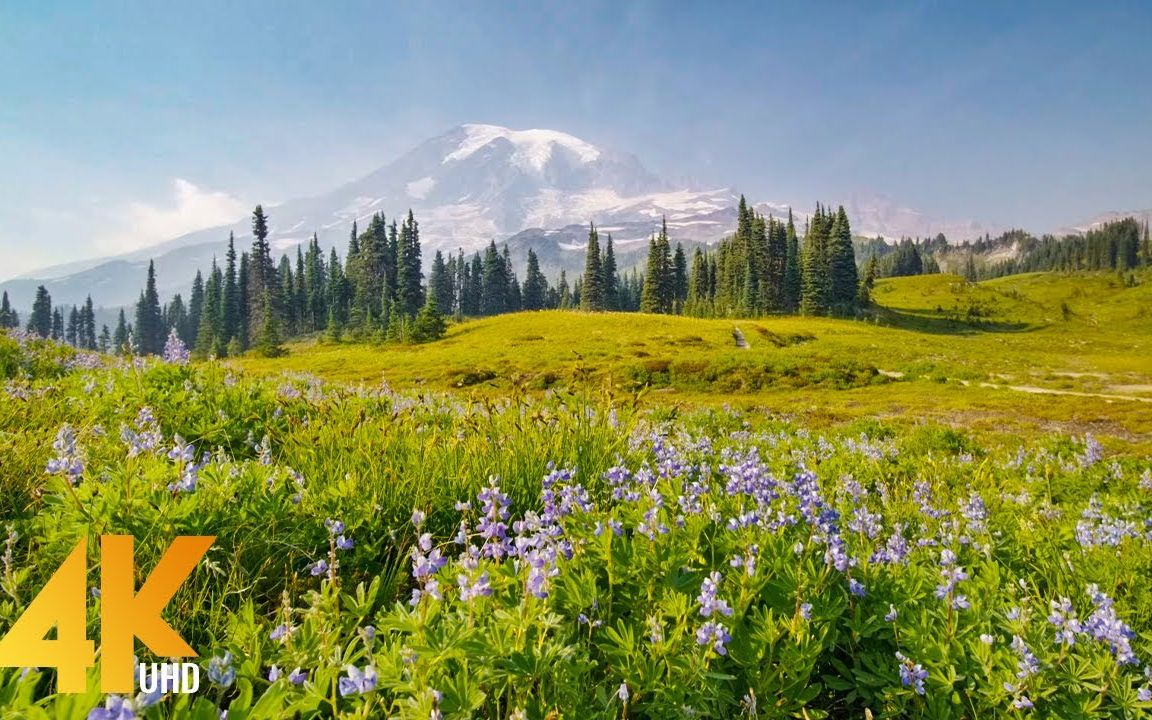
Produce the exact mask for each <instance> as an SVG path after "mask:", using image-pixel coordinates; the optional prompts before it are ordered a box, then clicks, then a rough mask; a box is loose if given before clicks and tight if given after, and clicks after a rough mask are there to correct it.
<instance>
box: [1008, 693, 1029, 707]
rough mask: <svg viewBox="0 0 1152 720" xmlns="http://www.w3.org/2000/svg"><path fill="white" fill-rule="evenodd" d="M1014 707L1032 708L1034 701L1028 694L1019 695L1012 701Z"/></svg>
mask: <svg viewBox="0 0 1152 720" xmlns="http://www.w3.org/2000/svg"><path fill="white" fill-rule="evenodd" d="M1012 707H1014V708H1016V709H1017V710H1031V709H1032V701H1031V700H1029V699H1028V696H1027V695H1017V696H1016V699H1015V700H1013V701H1012Z"/></svg>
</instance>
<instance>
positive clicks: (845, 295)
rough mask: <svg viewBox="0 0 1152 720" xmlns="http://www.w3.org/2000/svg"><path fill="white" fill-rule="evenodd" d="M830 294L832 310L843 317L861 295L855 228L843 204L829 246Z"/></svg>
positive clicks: (854, 305) (835, 220)
mask: <svg viewBox="0 0 1152 720" xmlns="http://www.w3.org/2000/svg"><path fill="white" fill-rule="evenodd" d="M828 280H829V283H828V294H829V299H830V301H831V305H832V309H833V310H834V311H835V312H836V313H837V314H840V315H849V314H851V313H852V312H853V311H854V310H855V307H856V297H857V295H858V294H859V292H860V278H859V275H858V273H857V270H856V254H855V251H854V249H853V247H852V229H851V227H850V226H849V224H848V214H847V213H846V212H844V206H843V205H841V206H840V207H839V209H837V211H836V216H835V218H834V219H833V221H832V231H831V236H830V244H829V246H828Z"/></svg>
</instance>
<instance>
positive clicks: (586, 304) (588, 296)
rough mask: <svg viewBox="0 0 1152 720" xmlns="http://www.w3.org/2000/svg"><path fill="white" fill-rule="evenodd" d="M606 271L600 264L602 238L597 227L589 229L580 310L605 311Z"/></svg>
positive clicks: (591, 226)
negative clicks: (597, 231)
mask: <svg viewBox="0 0 1152 720" xmlns="http://www.w3.org/2000/svg"><path fill="white" fill-rule="evenodd" d="M603 273H604V271H603V266H602V265H601V263H600V237H599V235H598V234H597V233H596V226H595V225H590V226H589V227H588V249H587V251H586V252H585V254H584V277H583V279H582V282H581V284H580V309H581V310H587V311H589V312H600V311H602V310H604V274H603Z"/></svg>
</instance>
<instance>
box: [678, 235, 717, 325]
mask: <svg viewBox="0 0 1152 720" xmlns="http://www.w3.org/2000/svg"><path fill="white" fill-rule="evenodd" d="M711 299H712V298H711V293H710V292H709V289H708V260H707V259H706V258H705V257H704V251H703V250H701V249H700V248H699V247H697V248H696V250H695V251H694V252H693V253H692V267H691V268H690V269H689V270H688V299H687V300H686V301H685V303H684V312H685V314H688V315H695V316H697V317H708V315H709V314H710V312H711Z"/></svg>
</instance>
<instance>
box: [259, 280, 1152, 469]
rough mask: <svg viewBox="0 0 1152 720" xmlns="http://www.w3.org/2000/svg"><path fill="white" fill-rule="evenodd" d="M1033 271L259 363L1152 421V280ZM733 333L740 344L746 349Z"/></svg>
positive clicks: (1065, 426)
mask: <svg viewBox="0 0 1152 720" xmlns="http://www.w3.org/2000/svg"><path fill="white" fill-rule="evenodd" d="M1144 280H1145V282H1143V284H1140V285H1137V286H1135V287H1126V286H1125V284H1124V283H1123V282H1121V281H1120V280H1118V279H1117V278H1116V276H1114V275H1056V274H1032V275H1022V276H1016V277H1011V278H1004V279H999V280H995V281H989V282H985V283H980V284H977V285H972V284H968V283H966V282H965V281H964V280H963V279H962V278H959V277H957V276H953V275H931V276H919V277H910V278H893V279H888V280H883V281H881V282H880V283H878V284H877V287H876V288H875V293H874V295H875V299H876V301H877V303H878V305H879V310H878V312H877V313H876V314H875V316H874V317H873V318H872V319H871V320H868V321H846V320H833V319H827V318H806V317H772V318H764V319H760V320H728V319H708V320H703V319H695V318H684V317H669V316H660V315H639V314H616V313H608V314H586V313H579V312H564V311H549V312H535V313H518V314H514V315H505V316H499V317H493V318H484V319H479V320H470V321H465V322H463V323H460V324H457V325H454V326H453V327H452V328H451V329H450V331H449V333H448V336H447V337H446V338H445V339H444V340H442V341H439V342H436V343H433V344H430V345H422V346H405V347H399V346H388V345H373V344H367V343H340V344H332V343H326V342H323V341H312V342H306V343H300V344H296V345H293V346H292V347H291V348H290V349H291V353H290V354H289V356H288V357H286V358H280V359H276V360H257V359H244V360H241V361H238V364H239V365H240V366H241V367H243V368H246V369H249V370H253V371H256V372H262V373H269V372H271V373H279V372H282V371H299V372H308V373H312V374H316V375H319V376H321V377H324V378H328V379H333V380H339V381H353V382H357V381H364V382H369V383H376V382H380V381H384V382H387V383H389V384H391V385H394V386H397V387H415V388H428V389H431V390H443V389H468V390H470V391H475V392H491V391H494V390H495V391H500V392H503V391H505V390H507V389H509V388H515V387H521V388H523V389H524V390H526V391H533V390H545V389H549V388H554V387H564V386H568V385H570V384H571V383H574V382H578V383H594V384H597V385H611V386H612V387H614V388H616V389H618V390H632V389H637V388H642V387H646V388H649V389H650V390H652V391H655V392H657V393H659V394H660V397H661V402H662V403H678V402H680V403H687V404H694V405H695V404H701V403H713V402H719V403H737V404H741V405H747V406H763V407H766V408H768V409H769V410H773V411H775V412H778V413H784V414H789V415H794V414H797V415H803V416H806V417H807V418H809V419H813V418H815V419H818V420H821V421H828V422H845V421H852V420H855V419H857V418H860V417H863V416H866V415H879V416H882V417H884V416H892V417H900V418H903V419H905V420H906V421H916V420H918V419H921V418H932V419H937V420H943V421H947V422H951V423H954V424H959V425H963V426H965V427H972V428H974V429H976V430H981V431H987V432H1000V431H1003V432H1007V433H1016V432H1019V431H1021V430H1022V429H1028V430H1031V431H1037V430H1039V431H1048V430H1054V431H1059V432H1064V433H1083V432H1088V431H1092V432H1096V433H1099V434H1103V435H1109V436H1112V437H1115V438H1117V439H1118V440H1120V441H1123V442H1126V443H1135V444H1137V445H1145V446H1146V445H1147V444H1148V443H1149V442H1150V439H1149V438H1150V435H1149V433H1150V432H1152V402H1144V401H1142V400H1148V401H1152V361H1150V360H1149V358H1150V357H1152V332H1150V330H1152V282H1148V280H1149V278H1144ZM736 334H740V335H742V336H743V338H744V344H745V345H746V347H744V348H741V347H738V342H737V340H736Z"/></svg>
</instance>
